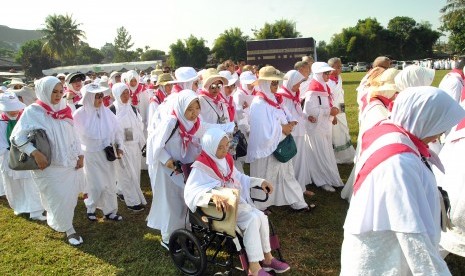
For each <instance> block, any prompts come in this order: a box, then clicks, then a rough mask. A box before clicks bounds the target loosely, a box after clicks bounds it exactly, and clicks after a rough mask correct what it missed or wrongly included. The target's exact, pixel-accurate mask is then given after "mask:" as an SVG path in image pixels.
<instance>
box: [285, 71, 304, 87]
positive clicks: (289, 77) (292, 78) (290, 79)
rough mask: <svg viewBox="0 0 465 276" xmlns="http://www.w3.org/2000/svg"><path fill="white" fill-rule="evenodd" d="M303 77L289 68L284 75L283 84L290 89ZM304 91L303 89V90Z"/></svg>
mask: <svg viewBox="0 0 465 276" xmlns="http://www.w3.org/2000/svg"><path fill="white" fill-rule="evenodd" d="M304 79H305V77H304V76H303V75H302V74H301V73H300V72H299V71H297V70H291V71H289V72H287V73H286V75H284V81H283V86H284V87H286V89H287V90H289V91H291V92H292V93H295V92H293V91H292V87H293V86H294V85H296V84H297V83H299V82H301V81H303V80H304ZM303 92H305V91H303Z"/></svg>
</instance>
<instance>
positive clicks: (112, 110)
mask: <svg viewBox="0 0 465 276" xmlns="http://www.w3.org/2000/svg"><path fill="white" fill-rule="evenodd" d="M108 108H109V109H110V110H111V112H113V114H115V115H116V107H115V105H114V104H112V105H110V106H109V107H108ZM131 108H132V111H134V114H136V115H137V108H136V107H135V106H133V105H131Z"/></svg>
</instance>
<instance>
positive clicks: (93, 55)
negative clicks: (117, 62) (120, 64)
mask: <svg viewBox="0 0 465 276" xmlns="http://www.w3.org/2000/svg"><path fill="white" fill-rule="evenodd" d="M103 59H104V55H103V54H102V52H101V51H100V50H99V49H95V48H92V47H90V46H89V44H87V43H84V42H83V43H81V46H80V47H79V48H78V51H77V53H76V63H77V64H94V63H100V62H102V60H103Z"/></svg>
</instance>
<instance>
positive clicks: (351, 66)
mask: <svg viewBox="0 0 465 276" xmlns="http://www.w3.org/2000/svg"><path fill="white" fill-rule="evenodd" d="M347 64H348V65H349V67H350V71H353V70H354V66H355V62H352V61H349V62H347Z"/></svg>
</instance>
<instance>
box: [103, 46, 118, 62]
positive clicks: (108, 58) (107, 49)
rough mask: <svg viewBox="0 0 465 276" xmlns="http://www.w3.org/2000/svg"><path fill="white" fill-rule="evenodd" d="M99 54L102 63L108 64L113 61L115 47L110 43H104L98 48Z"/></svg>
mask: <svg viewBox="0 0 465 276" xmlns="http://www.w3.org/2000/svg"><path fill="white" fill-rule="evenodd" d="M100 52H101V53H102V54H103V61H102V62H103V63H110V62H113V60H114V59H115V54H116V48H115V45H113V44H111V43H108V42H107V43H105V45H103V46H102V48H100Z"/></svg>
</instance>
